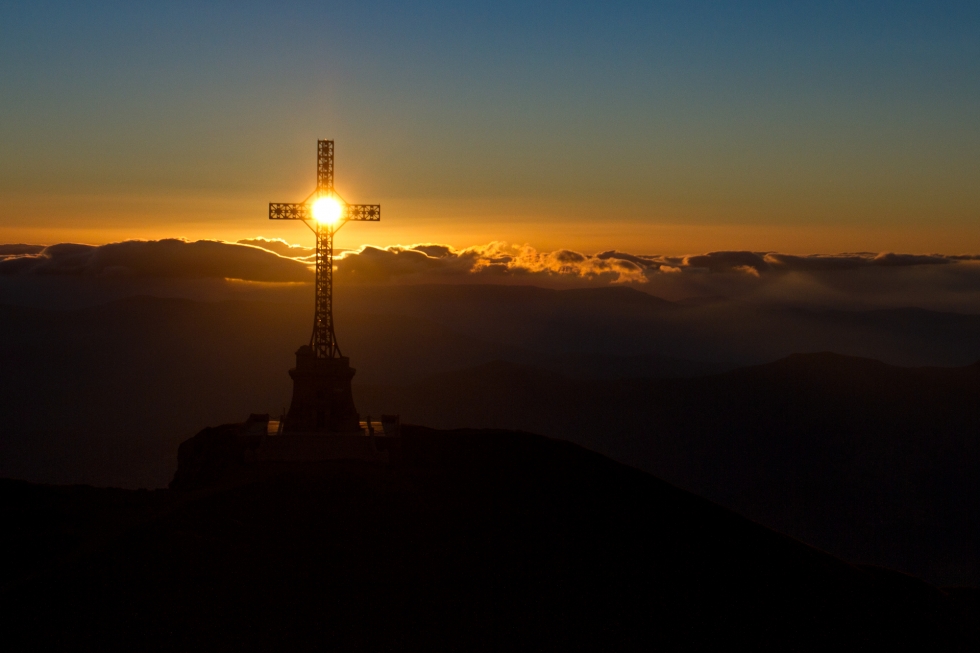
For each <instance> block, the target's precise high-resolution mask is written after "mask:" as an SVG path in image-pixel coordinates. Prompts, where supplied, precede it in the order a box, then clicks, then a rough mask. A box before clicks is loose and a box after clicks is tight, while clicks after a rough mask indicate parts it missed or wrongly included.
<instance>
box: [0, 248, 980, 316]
mask: <svg viewBox="0 0 980 653" xmlns="http://www.w3.org/2000/svg"><path fill="white" fill-rule="evenodd" d="M312 254H313V252H312V250H310V249H309V248H305V247H299V246H295V245H290V244H289V243H286V242H285V241H282V240H267V239H262V238H255V239H249V240H243V241H239V242H238V243H225V242H219V241H196V242H189V241H184V240H174V239H171V240H160V241H126V242H121V243H110V244H107V245H100V246H92V245H78V244H70V243H62V244H58V245H51V246H47V247H45V246H40V245H23V244H17V245H0V277H4V278H7V279H8V280H12V279H15V278H17V277H48V278H50V277H59V276H60V277H82V278H98V279H102V278H128V279H238V280H245V281H253V282H310V281H312V280H313V272H312V267H311V264H312ZM335 261H336V272H335V278H336V280H337V283H338V284H418V283H511V284H513V283H518V284H532V285H541V286H549V287H559V288H563V287H583V286H592V287H595V286H610V285H629V286H632V287H634V288H637V289H639V290H643V291H645V292H649V293H651V294H654V295H657V296H660V297H663V298H665V299H670V300H675V301H676V300H694V299H698V298H700V299H704V298H712V299H720V298H726V299H737V300H739V301H758V302H778V303H788V304H806V305H823V306H833V307H837V308H840V307H854V308H868V307H876V306H881V307H889V306H919V307H923V308H935V309H942V310H960V311H968V312H980V257H978V256H946V255H940V254H931V255H920V254H896V253H890V252H886V253H867V252H863V253H852V254H837V255H815V256H795V255H789V254H781V253H776V252H748V251H722V252H709V253H705V254H696V255H690V256H680V257H673V256H656V255H645V254H632V253H627V252H620V251H606V252H600V253H598V254H594V255H586V254H582V253H579V252H575V251H571V250H556V251H551V252H541V251H538V250H535V249H534V248H532V247H529V246H511V245H507V244H505V243H490V244H488V245H483V246H478V247H468V248H465V249H454V248H452V247H449V246H447V245H441V244H436V243H428V244H419V245H412V246H393V247H384V248H381V247H363V248H361V249H358V250H352V251H345V252H338V253H337V256H336V258H335Z"/></svg>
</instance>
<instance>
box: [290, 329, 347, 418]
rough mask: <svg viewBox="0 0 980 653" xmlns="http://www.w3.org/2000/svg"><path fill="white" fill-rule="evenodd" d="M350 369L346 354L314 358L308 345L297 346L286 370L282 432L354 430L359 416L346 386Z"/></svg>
mask: <svg viewBox="0 0 980 653" xmlns="http://www.w3.org/2000/svg"><path fill="white" fill-rule="evenodd" d="M354 372H355V370H354V368H352V367H351V366H350V359H349V358H347V357H346V356H338V357H337V358H317V357H316V356H315V355H314V353H313V349H312V348H311V347H310V346H309V345H303V346H302V347H300V348H299V349H298V350H297V351H296V367H295V368H294V369H291V370H289V376H290V377H292V379H293V398H292V401H291V402H290V404H289V412H288V413H287V414H286V419H285V424H284V427H283V434H284V435H288V434H290V433H354V432H357V431H358V423H359V421H360V416H359V415H358V414H357V409H356V408H355V407H354V395H353V393H352V392H351V386H350V384H351V379H353V378H354Z"/></svg>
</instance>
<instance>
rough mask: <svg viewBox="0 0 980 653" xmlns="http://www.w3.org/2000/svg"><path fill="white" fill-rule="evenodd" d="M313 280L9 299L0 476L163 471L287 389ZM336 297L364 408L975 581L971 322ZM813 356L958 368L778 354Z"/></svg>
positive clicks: (364, 290) (608, 297)
mask: <svg viewBox="0 0 980 653" xmlns="http://www.w3.org/2000/svg"><path fill="white" fill-rule="evenodd" d="M307 292H308V287H306V286H300V287H297V288H293V287H287V288H285V289H283V290H282V293H281V296H282V297H288V298H290V299H296V300H297V301H256V300H249V301H244V300H239V301H220V302H199V301H190V300H187V299H161V298H154V297H130V298H126V299H120V300H116V301H112V302H109V303H106V304H99V305H91V306H86V307H83V308H76V309H71V310H51V309H41V308H28V307H24V306H11V305H7V306H3V307H0V334H2V341H0V406H2V409H3V414H4V422H5V427H4V429H3V435H2V437H0V475H2V476H7V477H13V478H23V479H27V480H33V481H40V482H57V483H78V482H84V483H92V484H96V485H120V486H123V487H141V486H142V487H162V486H164V485H166V483H167V482H168V481H169V480H170V478H171V476H172V474H173V470H174V467H175V465H176V450H177V445H178V444H179V443H180V442H181V441H182V440H185V439H187V438H188V437H190V436H192V435H193V434H194V433H196V432H197V431H199V430H200V429H201V428H202V427H204V426H207V425H214V424H222V423H228V422H237V421H242V420H244V418H245V417H246V416H247V415H248V414H249V413H250V412H271V413H273V414H276V413H278V412H279V411H281V410H282V407H283V406H285V405H287V404H288V400H289V394H290V385H289V378H288V376H287V374H286V370H287V369H288V368H289V367H290V366H291V365H292V364H293V352H294V351H295V349H296V348H297V347H298V345H300V344H302V343H304V342H306V341H307V339H308V337H309V327H310V307H309V302H308V297H306V293H307ZM337 307H338V308H337V324H338V335H339V338H340V342H341V346H342V348H343V350H344V353H345V354H348V355H350V356H351V359H352V364H353V365H354V367H355V368H357V370H358V372H357V376H356V377H355V397H356V399H357V401H358V407H359V409H360V411H361V413H362V414H372V415H375V416H376V415H378V414H380V413H382V412H400V413H401V414H402V415H403V418H404V419H405V420H406V421H409V422H417V423H422V424H426V425H430V426H437V427H440V426H441V427H460V426H467V427H475V428H479V427H487V428H489V427H506V428H519V429H524V430H528V431H532V432H537V433H541V434H544V435H549V436H554V437H559V438H565V439H569V440H572V441H575V442H579V443H582V444H584V445H586V446H588V447H590V448H593V449H595V450H597V451H600V452H603V453H607V454H609V455H611V456H613V457H614V458H616V459H617V460H620V461H623V462H627V463H628V464H632V465H636V466H639V467H641V468H642V469H645V470H647V471H650V472H653V473H655V474H657V475H659V476H661V477H662V478H664V479H666V480H668V481H670V482H672V483H675V484H677V485H679V486H680V487H683V488H685V489H688V490H691V491H694V492H696V493H698V494H701V495H703V496H706V497H709V498H711V499H713V500H715V501H718V502H719V503H721V504H722V505H726V506H729V507H731V508H733V509H735V510H737V511H739V512H741V513H742V514H745V515H747V516H749V517H752V518H754V519H757V520H759V521H761V522H762V523H764V524H767V525H769V526H772V527H774V528H777V529H779V530H781V531H783V532H787V533H789V534H791V535H794V536H796V537H799V538H801V539H803V540H804V541H807V542H810V543H813V544H816V545H818V546H820V547H822V548H825V549H826V550H829V551H832V552H834V553H835V554H838V555H841V556H843V557H845V558H846V559H849V560H856V561H863V562H872V563H877V564H882V565H886V566H890V567H892V568H897V569H903V570H906V571H909V572H912V573H915V574H917V575H919V576H921V577H924V578H927V579H929V580H931V581H933V582H936V583H940V584H946V585H948V584H967V583H972V584H976V583H977V582H978V581H977V573H978V572H977V555H976V553H975V552H976V551H977V550H980V547H978V546H977V543H978V541H980V538H978V536H977V527H976V524H977V523H978V519H977V514H978V508H977V502H976V499H975V497H977V496H980V493H978V492H977V489H978V488H977V487H976V481H975V480H971V479H974V478H975V475H971V470H973V469H976V463H977V448H978V447H977V433H978V432H980V430H978V429H977V428H976V426H977V417H976V411H977V399H976V397H977V396H980V395H978V394H977V387H976V376H977V372H976V367H975V366H973V367H971V365H972V363H974V362H975V361H976V360H978V359H980V337H978V335H980V316H974V315H963V314H955V313H942V312H934V311H924V310H920V309H890V310H874V311H840V310H834V311H831V310H827V309H815V308H801V307H788V306H785V305H778V304H766V305H759V304H753V303H742V302H737V301H731V300H716V301H710V300H707V301H705V300H702V301H698V302H681V303H677V302H667V301H664V300H661V299H658V298H655V297H652V296H650V295H647V294H645V293H641V292H638V291H635V290H631V289H629V288H623V287H618V288H604V289H574V290H553V289H542V288H535V287H522V286H480V285H438V286H347V287H343V288H338V292H337ZM819 351H830V352H837V353H838V354H847V355H850V356H859V357H866V358H875V359H879V360H881V361H886V362H888V363H890V364H892V365H917V366H921V365H931V366H952V368H951V369H932V370H910V369H902V368H899V367H893V366H889V365H885V364H879V363H875V362H873V361H861V360H853V359H847V358H841V357H839V356H838V357H835V356H810V357H805V356H804V357H799V356H797V357H793V358H791V359H789V360H786V361H783V362H780V363H775V364H769V363H771V362H773V361H777V360H779V359H781V358H784V357H786V356H789V355H791V354H794V353H796V352H819ZM758 364H762V365H763V367H760V368H755V369H738V370H736V369H735V368H737V367H744V366H750V365H758ZM957 368H958V369H957ZM719 374H720V375H719ZM705 375H708V376H705Z"/></svg>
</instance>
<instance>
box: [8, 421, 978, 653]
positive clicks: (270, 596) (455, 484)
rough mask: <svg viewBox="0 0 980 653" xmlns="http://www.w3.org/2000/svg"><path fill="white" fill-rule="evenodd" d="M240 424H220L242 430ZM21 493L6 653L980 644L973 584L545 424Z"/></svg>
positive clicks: (14, 519)
mask: <svg viewBox="0 0 980 653" xmlns="http://www.w3.org/2000/svg"><path fill="white" fill-rule="evenodd" d="M231 429H232V430H233V429H234V427H231ZM227 431H228V429H227V428H226V429H224V430H223V429H220V428H219V429H209V430H206V431H204V432H202V433H201V434H200V435H199V436H197V438H198V439H202V442H205V441H206V442H211V443H212V444H213V443H218V442H220V441H222V440H223V439H224V440H225V441H226V444H227V438H228V435H227ZM223 434H224V435H223ZM232 437H234V436H232ZM206 448H207V446H205V449H206ZM191 484H192V483H191ZM0 507H2V516H3V519H4V522H5V523H6V524H7V525H8V529H7V530H6V532H5V533H6V534H5V536H4V538H3V540H2V541H3V543H4V547H5V550H4V552H3V553H4V555H2V556H0V560H2V564H3V566H4V567H3V573H2V578H3V585H2V589H0V615H3V617H2V619H3V627H4V643H5V649H6V650H85V649H97V650H128V651H139V650H155V651H169V650H174V651H193V650H207V651H220V650H235V651H243V650H244V651H248V650H255V651H266V650H291V651H303V650H321V649H330V650H370V651H378V650H420V651H421V650H424V651H433V650H438V651H449V650H461V651H462V650H465V651H474V650H561V651H568V650H587V651H595V650H651V649H654V650H661V649H664V650H731V649H735V648H748V649H751V650H821V651H822V650H835V649H844V650H861V649H874V650H881V649H887V648H895V649H901V650H935V651H943V650H970V649H971V648H974V647H975V646H976V645H977V644H978V642H980V640H978V632H977V628H976V620H975V616H976V615H975V614H974V613H973V612H971V610H972V609H973V608H972V607H971V605H970V603H969V601H968V600H963V599H964V598H968V595H966V594H964V593H962V592H960V593H953V594H950V593H947V592H943V591H940V590H937V589H935V588H934V587H931V586H929V585H927V584H925V583H923V582H921V581H918V580H916V579H914V578H911V577H908V576H904V575H902V574H898V573H896V572H891V571H886V570H883V569H875V568H861V567H855V566H852V565H849V564H846V563H844V562H842V561H840V560H838V559H835V558H833V557H831V556H829V555H827V554H824V553H821V552H819V551H817V550H815V549H812V548H809V547H807V546H805V545H803V544H800V543H799V542H796V541H794V540H791V539H789V538H787V537H784V536H782V535H779V534H777V533H774V532H772V531H769V530H767V529H766V528H764V527H762V526H759V525H757V524H755V523H752V522H750V521H748V520H746V519H744V518H741V517H738V516H736V515H735V514H733V513H731V512H729V511H727V510H725V509H723V508H720V507H718V506H716V505H714V504H712V503H710V502H708V501H706V500H704V499H700V498H698V497H695V496H693V495H691V494H688V493H686V492H684V491H682V490H679V489H676V488H674V487H672V486H670V485H668V484H666V483H664V482H662V481H659V480H657V479H656V478H654V477H652V476H649V475H647V474H645V473H643V472H640V471H638V470H635V469H632V468H629V467H626V466H623V465H621V464H618V463H615V462H613V461H611V460H609V459H607V458H604V457H602V456H600V455H598V454H595V453H592V452H589V451H586V450H584V449H581V448H579V447H577V446H575V445H572V444H569V443H564V442H558V441H553V440H548V439H546V438H542V437H539V436H532V435H528V434H523V433H515V432H488V431H474V430H467V431H457V432H439V431H433V430H430V429H422V428H417V427H406V428H405V431H404V446H403V450H402V457H401V458H400V459H399V460H398V461H397V462H395V463H393V464H392V465H390V466H387V467H386V466H372V465H370V464H365V463H357V462H333V463H320V464H307V465H301V466H300V465H297V466H292V467H291V468H289V469H279V470H274V469H265V470H255V469H251V470H249V469H248V468H247V467H239V468H237V472H235V470H234V466H232V468H228V469H226V470H225V474H224V476H223V477H217V478H214V479H212V482H211V483H210V484H209V485H207V486H206V487H202V488H201V489H198V490H196V491H174V490H170V491H163V490H161V491H155V492H139V491H122V490H96V489H94V488H86V487H49V486H32V485H28V484H26V483H16V482H10V481H7V482H2V483H0ZM38 543H43V544H44V546H38V545H37V544H38Z"/></svg>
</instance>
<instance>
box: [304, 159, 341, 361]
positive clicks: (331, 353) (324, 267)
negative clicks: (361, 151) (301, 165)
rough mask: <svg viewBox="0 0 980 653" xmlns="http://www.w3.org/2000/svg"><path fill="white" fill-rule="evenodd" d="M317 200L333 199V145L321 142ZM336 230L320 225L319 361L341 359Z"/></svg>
mask: <svg viewBox="0 0 980 653" xmlns="http://www.w3.org/2000/svg"><path fill="white" fill-rule="evenodd" d="M316 194H317V197H318V198H319V197H323V196H326V197H332V196H333V194H334V190H333V141H324V140H321V141H317V160H316ZM333 232H334V229H333V226H332V225H330V224H323V223H320V222H317V223H316V289H315V292H316V299H315V308H314V315H313V335H312V336H311V337H310V347H311V348H312V349H313V354H314V355H315V356H316V357H317V358H337V357H338V356H340V355H341V354H340V346H339V345H338V344H337V334H336V333H335V332H334V328H333Z"/></svg>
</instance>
